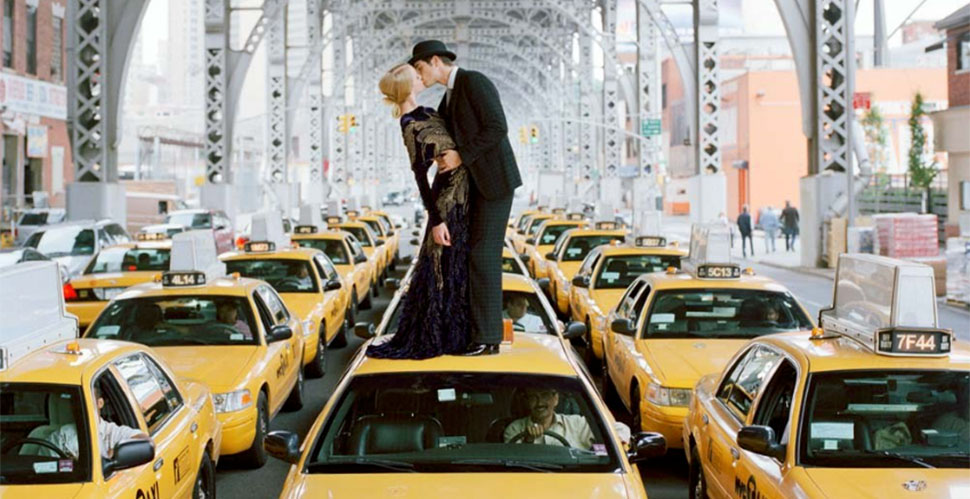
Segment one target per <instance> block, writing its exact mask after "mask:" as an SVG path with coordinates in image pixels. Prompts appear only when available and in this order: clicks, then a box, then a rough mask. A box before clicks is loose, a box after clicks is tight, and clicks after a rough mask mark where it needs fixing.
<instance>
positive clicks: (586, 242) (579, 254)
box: [562, 235, 624, 262]
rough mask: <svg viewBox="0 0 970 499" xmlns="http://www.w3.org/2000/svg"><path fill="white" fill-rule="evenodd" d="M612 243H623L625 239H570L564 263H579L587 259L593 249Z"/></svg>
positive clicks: (620, 237) (590, 237) (577, 237)
mask: <svg viewBox="0 0 970 499" xmlns="http://www.w3.org/2000/svg"><path fill="white" fill-rule="evenodd" d="M610 241H619V242H621V243H622V242H623V241H624V237H623V236H620V235H617V236H575V237H572V238H570V239H569V243H568V244H567V245H566V250H565V253H563V256H562V261H564V262H578V261H581V260H583V259H584V258H586V255H588V254H589V252H590V251H592V250H593V248H595V247H597V246H601V245H604V244H610Z"/></svg>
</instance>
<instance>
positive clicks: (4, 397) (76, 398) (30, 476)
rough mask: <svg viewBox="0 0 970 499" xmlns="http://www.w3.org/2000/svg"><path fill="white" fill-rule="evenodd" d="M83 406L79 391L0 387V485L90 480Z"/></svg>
mask: <svg viewBox="0 0 970 499" xmlns="http://www.w3.org/2000/svg"><path fill="white" fill-rule="evenodd" d="M83 407H84V403H83V401H82V398H81V388H80V387H79V386H70V385H53V384H37V383H0V449H2V454H0V461H2V462H3V466H0V485H12V484H46V483H69V482H83V481H88V480H90V476H91V451H90V450H89V449H90V439H89V437H88V431H87V429H88V424H87V421H86V419H85V417H84V412H83ZM79 430H80V431H79Z"/></svg>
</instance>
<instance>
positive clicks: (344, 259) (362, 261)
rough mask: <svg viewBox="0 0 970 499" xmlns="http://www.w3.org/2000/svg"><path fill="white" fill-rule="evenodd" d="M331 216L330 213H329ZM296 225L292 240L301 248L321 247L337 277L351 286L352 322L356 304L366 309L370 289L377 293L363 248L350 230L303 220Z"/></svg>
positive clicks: (355, 315)
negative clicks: (326, 228)
mask: <svg viewBox="0 0 970 499" xmlns="http://www.w3.org/2000/svg"><path fill="white" fill-rule="evenodd" d="M328 218H330V219H331V220H334V218H332V217H328ZM300 223H301V225H298V226H297V227H296V229H294V230H295V232H294V234H293V237H292V240H293V242H294V243H295V244H296V245H298V246H300V247H302V248H314V249H318V250H320V251H322V252H323V253H324V254H325V255H327V258H329V259H330V261H331V262H333V265H334V266H335V267H337V272H340V277H342V278H343V280H344V282H345V283H348V285H349V286H350V287H351V290H352V291H353V292H352V293H351V295H350V309H349V313H350V318H349V319H348V320H349V321H350V323H351V324H353V323H354V321H355V320H356V317H357V310H358V308H359V309H361V310H368V309H370V308H371V306H372V305H373V301H372V300H371V292H372V289H373V293H374V295H375V296H376V295H377V287H376V286H371V284H372V282H373V280H374V279H375V277H374V276H375V274H374V266H373V265H371V260H370V259H368V258H367V254H366V253H364V248H362V247H361V245H360V243H359V242H357V238H355V237H354V235H353V234H351V233H349V232H344V231H337V230H320V227H319V226H317V225H312V224H310V225H307V224H304V223H303V221H301V222H300Z"/></svg>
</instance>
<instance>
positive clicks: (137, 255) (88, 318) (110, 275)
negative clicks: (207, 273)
mask: <svg viewBox="0 0 970 499" xmlns="http://www.w3.org/2000/svg"><path fill="white" fill-rule="evenodd" d="M168 237H169V236H168V234H167V233H166V232H139V233H138V234H136V235H135V239H136V242H132V243H124V244H118V245H115V246H109V247H107V248H104V249H102V250H100V251H98V252H97V253H95V255H94V256H93V257H92V258H91V260H90V261H89V262H88V264H87V265H86V266H85V267H84V270H83V271H82V272H81V275H79V276H78V277H76V278H74V279H71V281H70V282H68V283H67V284H65V285H64V301H65V302H67V311H68V312H70V313H72V314H74V315H76V316H77V318H78V321H79V322H80V326H81V330H82V331H83V330H84V329H85V328H87V327H88V325H89V324H91V322H92V321H94V319H95V317H97V316H98V314H100V313H101V310H103V309H104V307H105V305H107V304H108V302H109V301H110V300H111V299H112V298H114V297H115V296H118V295H119V294H120V293H121V292H122V291H124V290H125V288H127V287H129V286H134V285H135V284H141V283H143V282H149V281H152V280H154V279H157V278H158V277H159V276H161V275H162V272H164V271H166V270H168V262H169V257H170V252H171V249H172V242H171V241H170V240H169V239H168Z"/></svg>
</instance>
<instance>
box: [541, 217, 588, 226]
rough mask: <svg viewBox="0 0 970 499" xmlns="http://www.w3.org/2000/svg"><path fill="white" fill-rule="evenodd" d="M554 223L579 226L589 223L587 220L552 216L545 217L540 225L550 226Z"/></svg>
mask: <svg viewBox="0 0 970 499" xmlns="http://www.w3.org/2000/svg"><path fill="white" fill-rule="evenodd" d="M555 225H575V226H577V227H579V226H580V225H589V221H588V220H567V219H564V218H553V219H545V220H544V221H543V222H542V225H541V227H543V228H545V227H552V226H555Z"/></svg>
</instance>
